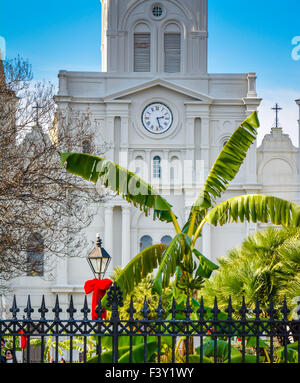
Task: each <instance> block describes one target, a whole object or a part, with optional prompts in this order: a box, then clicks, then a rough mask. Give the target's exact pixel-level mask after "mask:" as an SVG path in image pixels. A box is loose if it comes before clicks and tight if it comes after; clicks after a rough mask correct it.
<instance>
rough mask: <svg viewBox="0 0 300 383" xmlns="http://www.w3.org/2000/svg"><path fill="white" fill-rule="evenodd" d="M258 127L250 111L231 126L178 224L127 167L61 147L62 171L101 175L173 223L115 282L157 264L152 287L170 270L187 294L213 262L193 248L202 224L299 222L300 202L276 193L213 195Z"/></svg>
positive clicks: (125, 283)
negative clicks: (164, 238)
mask: <svg viewBox="0 0 300 383" xmlns="http://www.w3.org/2000/svg"><path fill="white" fill-rule="evenodd" d="M258 128H259V120H258V116H257V113H256V112H254V113H252V114H251V115H249V116H248V117H247V118H246V119H245V121H244V122H242V124H241V125H240V126H239V127H238V128H237V129H236V130H235V132H234V133H233V134H232V136H231V137H230V139H229V140H228V142H227V143H226V145H225V146H224V147H223V149H222V150H221V152H220V154H219V156H218V157H217V159H216V161H215V163H214V164H213V166H212V168H211V170H210V172H209V174H208V176H207V178H206V180H205V182H204V184H203V187H202V189H201V191H200V193H199V195H198V197H197V199H196V200H195V202H194V204H193V206H192V208H191V211H190V214H189V218H188V220H187V222H186V223H185V225H184V226H183V227H182V228H180V225H179V223H178V220H177V217H176V216H175V214H174V212H173V210H172V206H171V204H170V203H168V201H167V200H166V199H164V198H163V197H162V196H160V195H159V193H158V192H157V191H156V190H155V189H154V188H152V186H151V185H149V184H147V183H146V182H145V181H144V180H142V179H141V178H140V177H138V176H137V175H136V174H134V173H132V172H130V171H129V170H128V169H125V168H123V167H121V166H119V165H118V164H116V163H114V162H112V161H110V160H108V159H105V158H101V157H97V156H93V155H89V154H83V153H61V164H62V165H65V167H66V171H67V172H69V173H72V174H75V175H78V176H80V177H82V178H83V179H85V180H89V181H92V182H94V183H97V182H98V181H100V182H102V184H103V185H104V186H105V187H107V188H109V189H110V190H112V191H114V192H116V193H117V194H120V195H122V196H123V198H125V199H126V200H127V201H128V202H129V203H132V204H133V205H134V206H136V207H138V208H140V209H141V210H142V211H143V212H144V213H145V215H146V216H147V215H149V213H150V211H153V219H154V220H156V219H158V220H160V221H163V222H172V223H173V225H174V228H175V231H176V235H175V237H174V238H173V240H172V242H171V243H170V244H169V245H168V246H167V247H166V246H165V245H162V244H157V245H154V246H151V247H149V248H147V249H145V250H143V251H142V252H140V253H139V254H138V255H136V256H135V257H134V258H133V259H132V260H131V261H130V262H129V263H128V265H127V266H126V267H125V268H124V270H123V273H120V274H119V276H118V278H117V280H116V282H117V283H118V284H119V285H120V287H121V288H122V291H123V293H124V294H125V295H127V294H128V293H130V292H131V291H132V290H133V289H134V287H135V286H136V285H137V284H138V283H139V281H140V280H141V278H142V276H145V275H147V274H148V273H151V272H152V271H153V270H154V269H156V268H157V267H158V271H157V272H156V276H155V278H154V282H153V288H154V291H156V292H157V293H158V294H161V293H162V289H163V288H165V287H167V286H169V283H170V281H171V280H172V277H174V276H175V279H176V283H177V286H178V287H179V288H181V289H183V290H184V291H185V293H186V294H187V295H188V296H191V294H192V292H193V291H194V290H198V289H199V288H201V286H202V283H203V280H204V279H205V278H209V277H210V275H211V273H212V272H213V270H215V269H217V268H218V266H216V265H215V264H214V263H212V262H211V261H209V260H208V259H207V258H206V257H205V256H204V255H203V254H201V253H200V252H199V251H197V250H196V248H195V246H196V243H197V240H198V238H199V237H200V236H201V233H202V230H203V227H204V225H206V224H211V225H213V226H218V225H220V226H222V225H224V224H226V223H229V222H238V221H241V222H244V221H252V222H264V223H266V222H271V223H272V224H275V225H283V226H299V224H300V206H298V205H296V204H294V203H292V202H289V201H285V200H282V199H280V198H277V197H271V196H266V195H242V196H238V197H234V198H231V199H229V200H226V201H224V202H221V203H219V204H217V199H218V198H220V197H222V194H223V193H224V192H225V191H226V190H227V188H228V186H229V183H230V181H232V180H233V179H234V178H235V176H236V174H237V173H238V171H239V169H240V167H241V165H242V164H243V162H244V160H245V158H246V155H247V151H248V149H249V148H250V146H251V145H252V144H253V143H254V141H255V139H256V136H257V130H258Z"/></svg>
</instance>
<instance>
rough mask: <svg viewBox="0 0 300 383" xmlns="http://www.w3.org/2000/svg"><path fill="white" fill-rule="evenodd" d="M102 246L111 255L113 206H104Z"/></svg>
mask: <svg viewBox="0 0 300 383" xmlns="http://www.w3.org/2000/svg"><path fill="white" fill-rule="evenodd" d="M103 246H104V248H105V250H106V251H107V252H108V254H110V255H111V256H113V207H112V206H106V207H105V210H104V245H103Z"/></svg>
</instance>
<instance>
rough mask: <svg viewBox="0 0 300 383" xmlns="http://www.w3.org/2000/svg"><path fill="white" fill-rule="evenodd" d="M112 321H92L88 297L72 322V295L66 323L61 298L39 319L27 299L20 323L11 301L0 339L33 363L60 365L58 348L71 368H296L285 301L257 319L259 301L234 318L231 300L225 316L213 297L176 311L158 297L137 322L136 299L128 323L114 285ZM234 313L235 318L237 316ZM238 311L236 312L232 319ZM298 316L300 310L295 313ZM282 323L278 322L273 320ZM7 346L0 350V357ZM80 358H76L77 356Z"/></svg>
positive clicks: (299, 330) (298, 357)
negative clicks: (223, 365) (152, 365)
mask: <svg viewBox="0 0 300 383" xmlns="http://www.w3.org/2000/svg"><path fill="white" fill-rule="evenodd" d="M107 295H108V296H107V307H109V310H110V315H109V319H107V320H103V319H98V320H91V319H89V314H90V311H91V310H90V309H89V307H88V304H87V298H86V297H85V300H84V305H83V308H82V309H81V310H80V311H81V313H82V314H83V318H81V319H75V317H74V315H75V313H76V312H77V310H76V309H75V307H74V304H73V298H72V296H71V298H70V303H69V308H68V309H67V310H66V311H67V317H68V318H67V319H62V318H61V316H62V314H61V313H62V309H61V308H60V305H59V298H58V296H57V297H56V303H55V306H54V308H53V309H52V312H53V314H54V318H53V319H46V314H47V313H48V312H49V310H48V309H47V308H46V305H45V300H44V297H43V298H42V304H41V307H40V308H39V309H38V310H37V311H38V313H39V314H38V316H40V317H39V319H35V318H33V315H32V314H33V313H34V310H33V308H32V305H31V300H30V296H29V297H28V301H27V307H26V308H25V309H24V312H25V315H23V319H20V318H18V313H19V311H20V309H19V308H18V307H17V304H16V298H15V297H14V300H13V304H12V307H11V309H10V312H11V314H12V318H11V319H9V320H7V319H6V320H0V337H1V338H2V339H4V340H6V347H8V345H10V348H11V349H13V352H16V351H17V350H18V349H19V346H20V345H19V342H20V336H21V335H22V336H23V339H26V343H27V346H26V348H25V350H24V351H23V358H24V359H23V361H25V362H28V363H30V362H31V361H32V357H31V355H32V353H33V352H34V350H35V354H36V350H38V354H39V355H38V357H36V359H35V362H40V363H45V362H49V361H50V360H49V356H50V355H52V357H53V362H54V363H58V362H59V361H60V358H61V353H62V350H63V352H64V355H63V357H64V359H65V360H66V362H70V363H74V362H75V361H77V360H75V358H74V355H75V354H76V355H78V353H79V354H80V356H81V361H82V362H84V363H85V362H88V363H92V362H94V363H109V362H113V363H118V362H119V363H121V362H128V363H139V362H141V363H145V362H156V363H168V362H169V363H178V362H179V363H180V362H181V363H277V362H280V363H286V362H292V363H300V342H298V339H299V337H300V321H299V320H288V315H289V313H290V310H289V309H288V307H287V304H286V301H284V302H283V306H282V308H281V310H275V309H274V306H273V303H272V302H271V303H270V307H269V310H268V317H267V318H262V317H261V314H262V311H261V310H260V307H259V304H258V303H257V304H256V308H255V309H254V310H252V311H250V310H248V309H247V307H246V305H245V302H244V299H243V300H242V302H241V308H240V309H239V311H238V313H237V312H235V311H234V309H233V307H232V304H231V300H230V299H229V302H228V307H227V309H226V310H225V313H222V312H221V310H219V308H218V304H217V300H215V304H214V306H213V307H212V308H211V309H207V308H206V307H205V306H204V303H203V299H201V301H200V302H199V303H197V305H198V308H197V310H195V308H194V307H192V306H193V304H194V303H195V301H193V303H192V302H191V301H190V300H189V299H188V300H187V302H186V304H185V307H184V308H183V309H181V310H179V309H178V305H176V302H175V300H173V302H172V305H171V308H170V309H169V310H165V309H164V308H163V307H162V303H161V300H159V304H158V307H157V309H156V310H155V311H156V314H155V319H152V318H153V315H151V319H149V314H150V310H149V306H148V303H147V300H146V298H145V301H144V305H143V308H142V310H141V313H142V319H136V318H135V314H136V310H135V309H134V303H133V300H131V303H130V306H129V307H128V309H127V313H128V318H127V319H126V320H123V319H120V315H119V308H120V307H121V306H123V297H122V292H121V290H120V288H119V286H117V285H116V284H115V283H114V284H113V285H112V287H111V288H110V290H109V291H108V293H107ZM96 311H97V313H98V316H99V318H101V316H102V313H103V312H104V309H103V308H102V307H101V300H99V304H98V307H97V309H96ZM234 314H235V315H234ZM236 314H238V315H237V316H236ZM298 314H300V312H299V313H298ZM278 318H279V319H278ZM4 351H5V349H2V350H1V353H2V355H3V353H4ZM76 357H77V356H76Z"/></svg>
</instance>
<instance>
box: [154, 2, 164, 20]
mask: <svg viewBox="0 0 300 383" xmlns="http://www.w3.org/2000/svg"><path fill="white" fill-rule="evenodd" d="M162 14H163V9H162V7H161V6H159V5H155V6H154V7H153V8H152V15H153V16H154V17H161V16H162Z"/></svg>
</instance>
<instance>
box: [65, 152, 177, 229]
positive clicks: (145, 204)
mask: <svg viewBox="0 0 300 383" xmlns="http://www.w3.org/2000/svg"><path fill="white" fill-rule="evenodd" d="M60 156H61V164H62V165H66V170H67V172H69V173H72V174H75V175H77V176H80V177H82V178H83V179H85V180H88V181H91V182H94V183H96V182H98V180H100V181H101V182H102V184H103V185H104V186H105V187H107V188H109V189H110V190H112V191H114V192H116V193H117V194H121V195H122V197H123V198H124V199H126V201H128V202H130V203H132V204H133V205H134V206H136V207H139V208H140V210H142V211H143V212H144V213H145V215H146V216H147V215H148V214H149V211H150V209H153V210H154V213H153V219H156V218H158V219H159V220H161V221H166V222H171V221H172V220H173V219H172V210H171V208H172V206H171V205H170V204H169V203H168V202H167V201H166V200H165V199H164V198H163V197H162V196H161V195H159V193H158V192H157V191H156V190H155V189H154V188H152V186H151V185H149V184H148V183H147V182H145V181H144V180H142V179H141V178H140V177H138V176H137V175H135V174H134V173H132V172H131V171H129V170H128V169H126V168H123V167H122V166H120V165H118V164H116V163H115V162H112V161H110V160H107V159H105V158H102V157H97V156H93V155H90V154H85V153H61V155H60Z"/></svg>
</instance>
